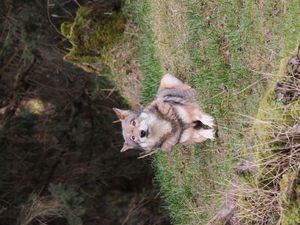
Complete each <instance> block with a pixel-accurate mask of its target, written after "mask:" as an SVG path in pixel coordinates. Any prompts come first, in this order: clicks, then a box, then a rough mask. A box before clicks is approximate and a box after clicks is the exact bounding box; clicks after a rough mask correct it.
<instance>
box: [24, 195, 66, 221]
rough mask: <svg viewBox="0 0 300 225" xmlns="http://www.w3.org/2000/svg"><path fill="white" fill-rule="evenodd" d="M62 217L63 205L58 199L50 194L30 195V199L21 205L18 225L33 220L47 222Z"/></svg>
mask: <svg viewBox="0 0 300 225" xmlns="http://www.w3.org/2000/svg"><path fill="white" fill-rule="evenodd" d="M63 217H64V206H63V205H62V204H61V202H60V201H58V199H55V198H53V197H51V196H48V197H40V196H38V195H32V196H31V198H30V200H29V201H28V202H27V203H26V204H24V205H23V206H22V207H21V212H20V225H29V224H32V223H33V222H39V223H47V220H49V219H53V218H63Z"/></svg>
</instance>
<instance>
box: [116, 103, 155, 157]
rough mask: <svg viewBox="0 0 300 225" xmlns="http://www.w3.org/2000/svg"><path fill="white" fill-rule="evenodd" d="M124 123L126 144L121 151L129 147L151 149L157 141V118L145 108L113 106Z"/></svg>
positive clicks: (123, 129)
mask: <svg viewBox="0 0 300 225" xmlns="http://www.w3.org/2000/svg"><path fill="white" fill-rule="evenodd" d="M113 110H114V112H115V113H116V115H117V116H118V118H119V120H120V121H121V124H122V131H123V137H124V140H125V142H124V145H123V148H122V149H121V152H124V151H127V150H128V149H133V148H135V149H142V150H151V149H152V148H153V147H154V146H155V144H156V142H157V138H156V136H157V133H158V132H157V128H156V125H157V118H156V116H155V115H154V114H153V113H151V112H149V111H147V110H144V109H138V110H122V109H117V108H113Z"/></svg>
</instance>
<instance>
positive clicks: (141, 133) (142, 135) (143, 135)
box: [140, 130, 148, 138]
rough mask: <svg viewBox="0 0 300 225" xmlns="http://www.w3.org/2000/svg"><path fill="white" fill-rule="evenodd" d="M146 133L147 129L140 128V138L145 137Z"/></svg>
mask: <svg viewBox="0 0 300 225" xmlns="http://www.w3.org/2000/svg"><path fill="white" fill-rule="evenodd" d="M147 133H148V132H147V131H144V130H141V132H140V136H141V138H143V137H146V136H147V135H148V134H147Z"/></svg>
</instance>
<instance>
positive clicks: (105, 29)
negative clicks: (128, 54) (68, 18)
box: [61, 7, 125, 64]
mask: <svg viewBox="0 0 300 225" xmlns="http://www.w3.org/2000/svg"><path fill="white" fill-rule="evenodd" d="M94 11H95V10H94V9H93V8H88V7H81V8H79V9H78V11H77V14H76V17H75V20H74V22H73V23H70V22H64V23H63V24H62V25H61V32H62V34H63V35H64V36H65V37H66V38H67V39H68V40H69V41H70V43H71V44H72V48H71V49H70V51H69V53H68V54H67V55H66V56H65V58H64V59H65V60H67V61H72V62H76V63H85V64H93V63H95V62H98V61H99V60H100V61H105V59H106V58H107V57H105V56H104V55H105V54H106V53H107V52H108V50H110V49H111V48H113V46H114V45H115V44H116V43H118V41H119V40H120V38H121V37H122V34H123V29H124V24H125V18H124V16H123V14H122V13H121V12H112V13H111V14H101V15H95V13H94ZM104 63H109V62H104Z"/></svg>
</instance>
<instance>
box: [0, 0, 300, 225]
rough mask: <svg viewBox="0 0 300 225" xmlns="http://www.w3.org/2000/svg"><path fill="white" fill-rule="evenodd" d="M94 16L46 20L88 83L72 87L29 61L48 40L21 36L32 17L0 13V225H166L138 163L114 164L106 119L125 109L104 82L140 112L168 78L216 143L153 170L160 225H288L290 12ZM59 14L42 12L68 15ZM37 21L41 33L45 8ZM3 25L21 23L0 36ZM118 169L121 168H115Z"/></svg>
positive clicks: (140, 3) (148, 6) (154, 4)
mask: <svg viewBox="0 0 300 225" xmlns="http://www.w3.org/2000/svg"><path fill="white" fill-rule="evenodd" d="M32 1H33V0H32ZM74 2H77V1H74ZM105 2H106V1H99V3H97V2H95V3H93V4H92V3H90V2H89V3H88V4H82V5H81V7H79V9H78V10H77V13H76V15H75V14H72V16H73V15H74V18H73V17H70V18H69V19H68V20H67V21H66V20H61V19H58V20H57V21H59V23H57V24H61V26H60V27H61V33H62V35H63V36H64V37H65V38H67V39H68V41H69V42H70V48H69V49H68V52H67V53H65V52H64V53H65V57H64V59H65V60H67V61H69V62H72V63H74V64H75V65H77V66H79V67H81V68H83V69H84V70H86V71H88V72H97V73H98V75H99V74H100V76H95V75H91V74H86V73H84V78H83V77H82V76H80V74H81V72H80V74H79V72H78V71H77V70H75V69H74V68H73V67H71V65H70V64H67V63H63V62H61V61H59V60H57V59H58V58H59V57H61V54H57V52H61V51H62V49H63V48H62V47H61V46H56V47H55V48H54V51H53V49H50V48H48V47H47V48H45V49H43V48H37V47H36V46H44V45H40V43H38V44H36V43H35V42H34V41H33V40H41V39H43V40H44V41H46V42H47V43H49V41H50V38H48V34H49V32H46V30H48V29H46V28H45V27H47V26H43V27H39V28H45V29H44V30H45V33H43V35H42V36H41V35H40V34H38V33H35V32H33V31H36V29H35V28H36V26H37V24H38V23H37V21H43V18H42V17H41V16H40V17H31V16H29V14H28V12H29V11H28V10H29V9H32V7H29V6H26V7H25V8H24V7H23V5H20V3H17V2H14V3H13V4H12V1H9V0H7V1H5V5H4V7H0V12H1V13H2V14H3V15H4V16H2V17H1V18H0V19H1V23H2V28H3V29H2V30H3V32H2V33H1V36H0V40H1V51H0V55H1V56H2V57H1V62H2V63H3V64H4V66H2V67H1V68H0V71H1V74H2V73H3V74H6V76H4V75H1V77H0V78H1V79H2V80H4V81H5V82H6V87H5V88H3V87H2V85H0V87H1V89H0V91H1V93H3V96H8V97H6V98H3V100H2V99H1V101H0V103H1V107H0V119H1V126H0V144H1V146H4V151H3V156H5V157H2V158H1V160H0V162H1V165H3V166H2V167H0V168H1V174H2V175H3V177H4V178H5V179H4V182H1V183H0V184H1V185H2V186H0V190H11V191H10V192H6V193H4V194H2V193H1V192H0V199H1V200H2V201H1V202H3V204H2V203H0V204H1V205H0V206H1V208H0V215H4V216H1V217H0V221H1V224H2V221H3V224H12V223H20V224H34V223H38V222H40V221H41V223H42V222H43V223H47V222H49V221H50V222H49V224H52V223H53V224H61V223H68V224H70V225H72V224H73V225H74V224H76V225H77V224H82V223H84V222H85V223H88V222H91V223H93V222H94V223H97V224H99V215H106V214H109V215H110V216H112V215H113V216H114V215H117V214H118V215H119V214H120V215H121V217H122V218H121V219H120V218H115V219H111V220H109V219H108V220H106V219H105V221H104V222H103V221H102V222H103V223H106V224H109V223H110V224H117V223H120V224H121V223H122V224H167V223H168V221H167V219H166V217H165V216H164V214H163V213H162V212H161V211H160V208H157V207H156V208H155V206H157V205H158V204H160V202H159V201H158V200H157V198H155V197H153V195H154V194H153V192H152V191H150V190H149V189H148V188H150V186H151V185H150V184H149V180H147V179H143V176H144V174H146V175H145V177H148V178H149V175H151V174H149V171H148V170H147V169H145V168H144V167H142V164H143V162H144V161H139V162H138V160H135V159H133V158H134V157H136V155H135V154H134V153H125V154H122V155H121V154H119V153H118V154H117V155H114V154H112V151H111V150H113V149H115V150H117V149H118V143H120V142H118V141H121V137H120V136H119V135H118V132H117V131H115V130H116V128H115V127H112V125H111V122H112V121H113V117H112V114H111V113H110V112H109V111H108V109H109V108H111V107H112V106H116V105H118V104H119V105H120V107H122V106H123V107H128V106H126V104H124V102H123V100H119V99H121V97H120V96H118V95H117V93H116V92H115V87H112V85H111V84H110V83H109V82H108V80H107V79H104V77H103V75H104V76H105V78H109V79H110V80H111V81H112V82H113V84H114V85H115V86H116V89H118V90H119V91H120V92H121V93H122V95H123V96H124V97H125V99H126V100H125V101H126V102H128V103H129V104H130V105H131V106H132V107H139V106H141V105H146V104H148V103H149V102H151V101H152V99H153V98H154V96H155V93H156V91H157V88H158V85H159V81H160V78H161V76H162V75H163V74H164V73H167V72H168V73H172V74H174V75H176V76H177V77H179V78H181V79H182V80H184V81H185V82H187V83H189V84H190V85H191V86H192V87H194V88H195V90H196V92H197V94H198V97H199V104H200V105H201V106H202V107H203V110H204V111H205V112H207V113H209V114H211V115H213V116H214V117H215V118H216V120H217V124H218V129H219V133H218V135H219V137H218V139H217V140H216V141H214V142H206V143H204V144H201V145H188V146H178V147H177V148H176V149H175V150H174V151H172V152H171V153H170V154H167V153H164V152H158V153H157V154H155V155H154V156H152V157H151V159H152V165H153V169H154V172H155V178H154V180H155V184H156V185H157V187H159V189H160V193H161V195H162V197H163V198H164V203H163V206H164V207H165V208H166V209H167V210H168V212H169V214H170V216H171V220H172V223H173V224H187V225H193V224H194V225H199V224H212V225H216V224H217V225H219V224H220V225H221V224H230V223H231V224H235V225H240V224H241V225H242V224H243V225H252V224H253V225H254V224H255V225H260V224H261V225H263V224H264V225H265V224H268V225H269V224H270V225H273V224H274V225H275V224H279V223H280V224H284V225H296V224H299V223H300V221H299V218H300V212H299V208H300V200H299V199H300V190H299V188H300V186H299V177H300V174H299V169H300V161H299V159H300V155H299V154H300V150H299V143H300V138H299V134H300V131H299V126H300V125H299V124H300V121H299V118H300V105H299V104H300V103H299V102H300V101H299V97H300V91H299V86H300V84H299V79H300V56H299V54H300V53H299V50H295V47H296V46H297V45H299V43H300V36H299V30H300V24H299V23H298V21H300V4H299V1H298V0H291V1H279V0H278V1H277V0H276V1H272V0H260V1H240V0H232V1H224V0H212V1H205V0H200V1H195V0H181V1H175V0H169V1H164V0H132V1H127V2H126V3H125V5H124V7H123V8H122V10H121V9H120V5H119V4H120V2H121V1H116V2H118V3H117V4H118V7H115V6H114V5H113V4H111V3H110V2H109V1H107V2H106V3H105ZM77 3H78V2H77ZM24 4H25V3H24ZM68 4H69V3H66V5H64V6H63V8H61V7H59V6H58V5H56V3H53V5H54V6H53V8H55V7H57V8H60V9H61V10H62V11H63V12H65V11H66V9H67V11H68V10H69V9H70V8H74V7H73V6H72V7H70V6H68ZM74 4H75V3H74ZM103 4H104V5H105V7H104V6H103ZM32 5H34V4H32ZM32 5H30V6H32ZM13 6H14V7H13ZM16 6H18V7H16ZM21 6H22V7H21ZM40 6H41V5H40V3H39V4H36V6H35V7H36V11H38V9H40V8H39V7H40ZM69 7H70V8H69ZM6 8H7V10H3V9H6ZM14 8H22V10H21V11H18V12H19V14H17V11H13V9H14ZM33 8H34V7H33ZM42 9H43V10H44V11H47V10H48V20H49V18H50V17H49V15H50V14H49V5H48V7H47V9H45V8H43V7H42ZM12 12H15V13H16V14H17V16H14V15H13V13H12ZM6 13H8V14H6ZM11 17H12V18H16V20H12V21H18V20H21V19H22V20H21V21H24V23H21V24H18V23H16V24H14V26H11V25H10V23H11V21H10V20H8V19H7V18H11ZM44 19H45V18H44ZM51 25H52V26H55V24H54V23H53V21H52V23H51ZM29 28H31V29H29ZM48 28H49V27H48ZM39 30H43V29H39ZM29 31H30V32H29ZM41 37H42V38H41ZM51 40H52V39H51ZM47 46H48V45H47ZM37 52H39V54H37ZM45 52H47V54H46V55H48V56H47V57H46V56H45V55H44V53H45ZM49 55H51V57H50V56H49ZM4 56H5V57H4ZM16 65H21V66H19V67H18V66H16ZM53 65H55V66H56V67H55V68H56V70H55V69H54V68H53ZM57 65H63V68H68V69H67V70H66V71H65V70H63V69H61V68H60V67H59V68H57ZM46 68H52V71H58V72H57V74H55V73H49V71H48V70H47V69H46ZM70 71H71V72H70ZM69 72H70V73H69ZM49 74H51V76H49ZM78 77H80V79H79V78H78ZM64 81H65V82H64ZM138 96H139V97H138ZM9 102H13V104H12V105H10V104H9ZM98 114H101V117H100V116H99V115H98ZM96 127H102V128H104V127H105V128H107V129H106V131H105V130H98V129H96ZM107 130H109V131H110V132H107ZM111 131H113V132H111ZM114 132H116V133H114ZM108 133H109V134H108ZM112 133H113V134H115V135H111V134H112ZM47 146H50V147H47ZM94 146H98V147H99V146H100V147H101V149H104V150H103V151H104V152H102V153H101V154H100V153H99V152H97V151H96V150H95V149H94ZM100 147H99V148H100ZM24 150H26V152H24ZM83 150H84V151H83ZM1 154H2V153H1ZM16 156H17V157H16ZM15 157H16V158H17V159H15V160H14V161H13V163H9V160H10V159H12V158H15ZM123 157H125V158H126V159H128V161H129V162H125V161H124V162H123V164H122V163H119V162H120V161H119V160H120V159H121V158H123ZM36 162H37V163H36ZM70 162H71V164H72V166H70V165H69V163H70ZM107 162H109V166H108V164H107ZM124 168H126V169H124ZM24 171H25V173H28V174H26V175H27V176H26V177H27V178H26V179H21V180H20V179H19V180H17V179H18V178H22V177H23V176H24ZM61 171H68V174H66V173H61ZM125 171H130V172H129V173H131V174H130V176H133V177H134V179H133V180H131V178H128V177H129V176H128V174H125ZM38 172H39V173H38ZM111 174H113V176H112V177H111ZM41 177H42V178H44V179H41ZM141 177H142V178H141ZM15 182H17V183H15ZM150 183H151V182H150ZM133 189H138V190H135V191H137V192H133V191H134V190H133ZM125 192H126V193H127V192H129V194H128V193H127V194H128V195H125ZM16 193H17V196H18V197H17V198H14V196H15V195H16ZM99 199H100V200H99ZM99 202H100V204H99ZM8 203H9V204H8ZM103 204H104V205H105V204H106V205H108V208H109V210H107V209H105V208H103V207H102V205H103ZM128 205H129V206H128ZM127 206H128V207H127ZM147 206H149V207H147ZM146 208H147V209H146ZM101 213H102V214H101ZM154 214H155V215H158V216H157V217H153V216H152V215H154ZM124 215H125V219H124ZM126 215H127V216H126ZM16 218H17V219H16ZM142 218H143V219H142ZM51 221H52V222H51Z"/></svg>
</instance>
